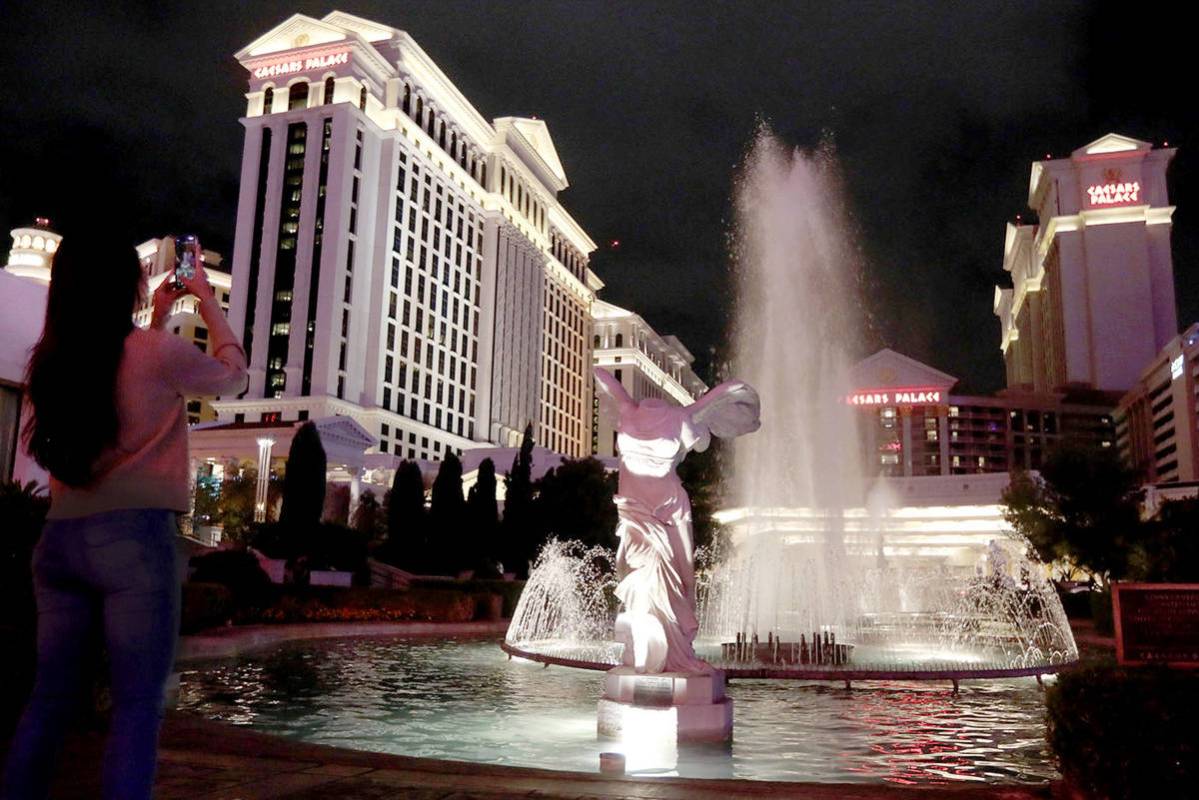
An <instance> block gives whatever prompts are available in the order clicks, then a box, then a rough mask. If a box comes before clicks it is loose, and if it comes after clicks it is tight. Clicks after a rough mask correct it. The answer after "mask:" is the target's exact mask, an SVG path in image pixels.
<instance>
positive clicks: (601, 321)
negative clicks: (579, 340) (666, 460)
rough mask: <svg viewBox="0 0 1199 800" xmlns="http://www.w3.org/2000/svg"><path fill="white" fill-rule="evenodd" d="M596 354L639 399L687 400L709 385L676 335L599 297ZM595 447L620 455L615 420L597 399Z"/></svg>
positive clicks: (594, 336) (594, 335) (677, 402)
mask: <svg viewBox="0 0 1199 800" xmlns="http://www.w3.org/2000/svg"><path fill="white" fill-rule="evenodd" d="M591 314H592V342H591V348H592V359H593V361H594V363H595V365H596V366H597V367H604V368H605V369H607V370H608V371H609V372H611V373H612V374H613V375H615V376H616V379H617V380H618V381H620V383H621V385H622V386H624V388H625V391H626V392H628V393H629V396H630V397H632V398H633V400H635V401H637V402H641V401H642V400H645V399H646V398H650V397H656V398H658V399H661V400H665V401H667V402H669V403H673V404H675V405H689V404H690V403H692V402H693V401H695V400H696V399H697V398H699V396H700V395H702V394H703V393H704V392H706V391H707V390H708V387H707V386H706V385H705V384H704V382H703V381H702V380H700V379H699V377H698V376H697V375H696V374H695V372H694V371H693V370H692V368H691V365H692V363H693V362H694V361H695V356H693V355H691V352H690V351H689V350H688V349H687V348H686V347H684V346H683V343H682V342H680V341H679V340H678V339H676V338H675V337H673V336H660V335H659V334H658V333H656V332H655V331H654V329H653V328H651V327H650V326H649V323H647V322H646V321H645V320H644V319H642V318H641V316H640V315H638V314H635V313H633V312H632V311H629V310H627V309H623V308H620V307H619V306H614V305H612V304H611V303H605V302H604V301H602V300H596V301H595V302H594V303H593V304H592V306H591ZM592 402H593V406H594V408H593V411H592V423H591V428H592V438H591V452H592V453H593V454H595V455H600V456H613V455H616V428H615V423H616V420H614V419H612V417H611V415H610V414H604V413H601V412H600V408H599V399H598V398H596V399H594V400H593V401H592Z"/></svg>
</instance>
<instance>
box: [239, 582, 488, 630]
mask: <svg viewBox="0 0 1199 800" xmlns="http://www.w3.org/2000/svg"><path fill="white" fill-rule="evenodd" d="M486 596H487V597H491V596H493V595H486ZM487 606H488V602H487V601H484V600H481V599H480V594H479V593H469V592H463V591H457V590H452V589H411V590H407V591H398V590H396V591H392V590H387V589H364V588H350V589H346V588H342V587H331V586H320V587H307V588H300V589H296V590H294V591H291V592H288V593H287V594H285V595H283V596H282V597H280V598H279V600H278V601H277V602H276V603H274V604H273V605H272V606H270V607H269V608H266V609H249V610H246V611H243V612H242V613H241V615H240V616H239V617H238V621H239V622H405V621H418V622H470V621H471V620H473V619H477V618H478V617H479V615H480V614H483V613H485V612H486V610H487Z"/></svg>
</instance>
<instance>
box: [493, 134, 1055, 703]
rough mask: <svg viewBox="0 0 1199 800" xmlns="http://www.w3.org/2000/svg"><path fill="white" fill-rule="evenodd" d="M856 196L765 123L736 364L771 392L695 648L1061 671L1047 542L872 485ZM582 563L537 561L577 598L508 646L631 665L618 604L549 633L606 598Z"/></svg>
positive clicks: (1004, 672)
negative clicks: (1040, 558) (863, 449)
mask: <svg viewBox="0 0 1199 800" xmlns="http://www.w3.org/2000/svg"><path fill="white" fill-rule="evenodd" d="M843 196H844V195H843V192H842V191H841V188H840V186H839V181H838V177H837V171H836V165H835V161H834V159H833V158H832V155H831V152H830V150H829V149H827V148H825V149H821V150H818V151H816V152H815V153H801V152H799V151H792V150H791V149H789V148H788V147H786V146H784V145H783V144H781V143H780V142H779V141H778V139H776V138H775V137H774V136H772V135H771V134H769V133H768V132H765V131H763V132H762V133H760V134H759V136H758V138H757V140H756V142H755V145H754V147H753V148H752V150H751V152H750V154H749V156H748V157H747V159H746V161H745V164H744V165H743V168H742V170H741V173H740V176H739V181H738V186H737V211H738V227H737V233H736V236H735V237H734V240H733V250H734V252H733V256H734V260H735V264H736V275H737V284H738V285H737V289H738V305H737V314H736V323H735V325H734V329H733V349H732V370H731V371H732V372H733V373H734V374H735V375H737V376H738V377H739V378H742V379H744V380H745V381H747V382H748V383H749V384H750V385H752V386H754V387H755V388H756V389H757V390H758V392H759V394H760V396H761V413H762V418H761V419H762V431H761V432H760V433H758V434H756V435H754V436H748V437H745V438H743V439H741V440H738V442H737V444H736V446H735V449H734V453H733V458H732V459H731V461H732V463H731V469H730V470H729V476H728V480H727V482H726V483H727V485H726V487H725V488H726V492H725V494H726V497H727V498H728V499H729V500H730V507H729V508H727V509H726V510H725V512H723V514H722V521H723V522H724V523H725V525H724V527H725V530H726V533H727V539H726V541H725V544H724V547H723V548H722V550H723V555H722V557H721V558H720V559H718V560H717V561H716V563H715V564H714V565H713V566H711V567H709V568H707V569H701V570H700V571H699V573H698V575H697V584H696V596H697V601H698V623H699V631H698V634H697V636H696V639H695V653H696V655H697V656H698V657H700V658H703V659H706V660H707V661H708V662H710V663H711V664H712V665H713V666H715V667H716V668H719V669H722V670H724V672H725V673H726V674H727V675H728V676H729V677H733V678H736V677H773V678H787V677H793V678H808V679H826V680H827V679H835V680H844V681H845V682H846V683H848V682H849V681H852V680H867V679H911V678H915V679H922V678H923V679H940V680H952V681H954V684H955V686H956V682H957V681H958V680H959V679H962V678H977V677H1012V676H1026V675H1038V676H1039V675H1041V674H1043V673H1048V672H1053V671H1055V670H1057V669H1059V668H1060V667H1061V666H1064V665H1065V664H1068V663H1071V662H1073V661H1075V660H1076V659H1077V649H1076V647H1075V643H1074V639H1073V636H1072V634H1071V632H1070V627H1069V624H1068V622H1067V620H1066V617H1065V614H1064V612H1063V610H1062V607H1061V603H1060V601H1059V599H1058V598H1057V595H1056V593H1055V591H1054V590H1053V587H1052V585H1051V584H1050V582H1049V580H1048V578H1047V576H1046V574H1045V571H1044V569H1043V568H1042V566H1041V565H1040V564H1039V563H1036V562H1034V561H1032V560H1030V559H1031V558H1032V557H1031V556H1030V549H1029V547H1028V543H1027V542H1026V541H1024V540H1022V539H1021V538H1020V537H1018V536H1017V535H1016V534H1015V533H1014V532H1012V531H1010V529H1009V530H1005V531H1003V532H1002V533H999V534H996V533H994V530H995V528H996V527H997V526H1002V522H1001V521H1000V520H996V519H992V520H991V522H992V523H994V524H993V525H992V527H991V528H990V529H989V530H990V532H988V529H986V526H981V527H980V523H979V520H978V519H974V518H969V514H970V513H973V512H971V511H970V510H962V511H960V512H954V513H959V516H960V517H962V518H960V519H959V518H958V517H954V516H953V513H951V512H953V510H952V509H950V510H948V511H946V510H945V509H940V508H936V509H922V508H912V507H903V506H900V505H898V503H897V502H896V501H895V500H894V499H893V498H889V497H888V496H887V491H886V487H885V485H883V484H872V483H871V482H869V481H867V480H864V479H863V477H862V476H863V474H864V473H863V468H862V466H863V465H862V464H861V463H860V458H859V456H860V451H859V445H858V442H859V439H858V436H857V431H856V429H855V416H854V411H853V410H852V409H851V408H850V407H849V406H848V404H846V403H845V402H844V398H845V397H846V396H847V395H848V390H849V386H850V383H849V380H848V375H849V370H850V366H851V364H852V363H853V359H852V356H851V353H853V352H854V350H855V337H856V332H857V331H858V330H860V329H861V326H862V319H861V313H860V311H859V308H860V303H859V302H858V296H859V295H858V278H859V269H858V261H859V258H858V253H857V250H856V247H855V246H854V244H853V242H854V237H853V236H852V235H850V233H849V226H848V224H847V215H846V211H845V208H844V205H843V199H842V198H843ZM991 514H992V517H994V511H993V510H992V511H991ZM963 515H964V516H963ZM938 526H939V527H938ZM930 531H933V532H934V533H936V534H937V535H939V536H940V538H941V540H945V539H947V538H949V536H952V539H953V541H954V546H953V548H945V547H942V546H939V545H938V544H937V542H936V541H935V540H936V539H937V535H934V533H930ZM930 542H932V543H931V544H930ZM559 555H560V554H559ZM569 562H570V559H569V558H566V559H565V560H564V559H563V558H561V557H558V556H555V557H554V558H550V559H546V558H543V559H542V560H541V561H539V562H538V564H537V566H536V567H535V569H534V570H533V572H532V574H531V577H530V586H531V587H548V586H554V587H557V588H558V590H559V591H560V592H561V594H556V595H553V596H549V595H547V594H546V593H545V589H543V588H542V589H537V591H536V592H534V593H533V594H532V595H530V594H529V592H528V591H527V592H526V596H527V597H522V599H521V602H520V604H519V605H518V607H517V609H516V612H515V614H514V617H513V620H512V624H511V627H510V628H509V630H508V635H507V637H506V641H505V645H504V646H505V649H506V650H508V652H509V653H510V654H517V655H521V656H523V657H526V658H532V659H535V660H541V661H545V662H547V663H563V664H571V665H574V666H585V667H591V668H594V669H609V668H611V667H612V666H614V665H616V664H619V663H621V662H622V659H624V658H627V656H625V655H623V653H622V651H623V649H624V648H622V647H621V643H620V642H619V641H618V638H619V637H618V636H617V635H616V626H615V614H614V610H615V609H614V605H613V604H612V603H611V602H608V603H602V602H597V603H590V604H588V606H587V610H586V611H583V610H580V611H579V612H578V613H580V614H583V616H584V617H586V619H585V621H584V620H582V619H569V620H567V619H565V618H563V619H562V620H561V623H560V624H559V625H558V626H557V627H555V626H546V625H545V624H544V623H543V622H542V623H537V624H532V622H531V621H532V619H533V618H534V617H535V616H536V614H535V613H534V610H533V609H534V608H535V607H540V606H543V605H544V604H546V603H549V604H551V605H553V604H562V605H563V606H566V605H570V604H572V603H575V605H576V606H577V603H576V601H574V600H572V599H570V596H580V595H581V596H587V595H588V594H589V593H593V592H595V591H596V585H595V583H594V579H593V578H589V577H584V576H583V573H582V572H580V571H579V570H578V569H576V568H574V567H571V566H569ZM534 598H536V599H534ZM526 599H528V602H526ZM571 607H572V608H575V606H571ZM539 619H540V618H539ZM584 629H585V630H587V631H588V634H587V635H586V636H579V635H578V634H577V633H576V632H577V631H580V630H584Z"/></svg>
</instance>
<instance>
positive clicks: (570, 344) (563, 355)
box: [541, 276, 589, 456]
mask: <svg viewBox="0 0 1199 800" xmlns="http://www.w3.org/2000/svg"><path fill="white" fill-rule="evenodd" d="M546 289H547V291H546V303H545V306H546V325H545V342H544V345H543V347H542V350H543V356H542V376H543V377H542V397H541V400H542V412H541V417H542V423H543V425H542V427H543V428H544V437H545V440H546V444H547V446H549V447H550V448H552V449H554V450H556V451H557V452H559V453H565V454H567V455H572V456H581V455H583V447H584V438H583V437H584V424H583V423H584V418H583V400H584V386H585V385H589V384H585V380H584V374H583V371H584V368H585V365H586V361H587V359H586V353H585V352H584V351H585V348H586V341H587V340H586V333H585V327H584V326H585V325H586V324H587V320H586V308H585V307H584V306H583V305H581V304H580V303H579V302H578V301H576V300H575V299H574V296H573V294H572V293H570V292H569V291H568V290H566V289H565V288H564V287H563V286H561V285H559V284H558V283H557V281H555V280H553V279H552V278H550V277H548V276H547V278H546Z"/></svg>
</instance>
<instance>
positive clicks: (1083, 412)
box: [846, 349, 1116, 478]
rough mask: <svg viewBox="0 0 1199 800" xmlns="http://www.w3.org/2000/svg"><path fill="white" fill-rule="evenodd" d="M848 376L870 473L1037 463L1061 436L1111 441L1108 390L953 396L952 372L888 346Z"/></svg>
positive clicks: (1101, 443) (1001, 469)
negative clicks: (851, 375)
mask: <svg viewBox="0 0 1199 800" xmlns="http://www.w3.org/2000/svg"><path fill="white" fill-rule="evenodd" d="M853 380H854V385H855V388H854V390H853V391H852V392H851V393H850V395H849V397H848V398H846V400H847V402H848V403H849V404H850V405H851V406H853V407H854V408H855V409H856V410H857V411H858V412H859V416H858V430H859V433H860V435H861V446H862V464H863V467H864V469H865V471H866V473H867V476H868V477H876V476H885V477H894V478H898V477H905V478H918V477H927V476H934V475H942V476H945V475H977V474H985V473H1007V472H1010V471H1012V470H1015V469H1038V468H1039V467H1040V466H1041V461H1042V459H1043V458H1044V456H1045V454H1046V453H1047V452H1048V451H1049V450H1050V449H1052V448H1053V446H1054V445H1056V444H1057V443H1058V442H1060V441H1062V440H1063V439H1073V440H1077V441H1084V442H1088V443H1091V444H1094V445H1095V446H1098V447H1113V446H1114V445H1115V439H1116V436H1115V423H1114V420H1113V417H1112V408H1113V406H1114V405H1115V402H1116V397H1115V396H1113V395H1110V394H1104V393H1099V392H1094V391H1084V390H1075V391H1071V392H1054V393H1032V392H1025V391H1018V390H1012V389H1005V390H1004V391H1001V392H999V393H998V394H996V395H990V396H987V395H962V394H953V393H952V390H953V387H954V385H956V384H957V382H958V379H957V378H955V377H953V376H952V375H947V374H945V373H944V372H941V371H939V370H936V369H934V368H932V367H930V366H928V365H926V364H922V363H920V362H919V361H916V360H915V359H912V358H909V357H907V356H905V355H902V354H900V353H896V352H895V351H893V350H888V349H884V350H880V351H879V352H877V353H875V354H874V355H872V356H870V357H869V358H867V359H865V360H863V361H861V362H859V363H858V364H857V365H856V366H855V367H854V370H853Z"/></svg>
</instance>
